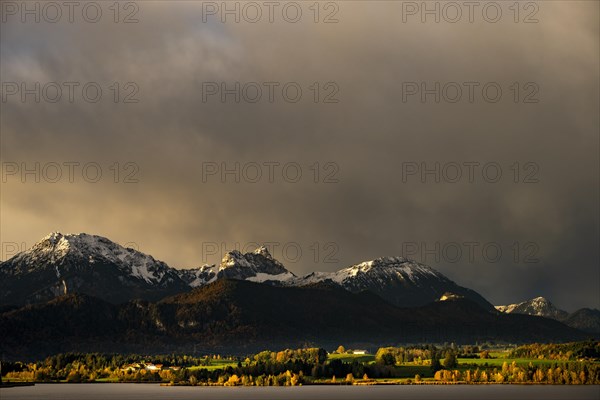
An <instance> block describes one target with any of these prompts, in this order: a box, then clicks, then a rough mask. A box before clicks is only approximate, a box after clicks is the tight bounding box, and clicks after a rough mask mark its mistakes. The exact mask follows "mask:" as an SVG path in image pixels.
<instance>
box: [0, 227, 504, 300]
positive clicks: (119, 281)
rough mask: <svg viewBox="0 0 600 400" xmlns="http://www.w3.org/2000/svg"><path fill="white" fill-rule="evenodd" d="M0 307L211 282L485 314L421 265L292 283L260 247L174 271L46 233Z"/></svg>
mask: <svg viewBox="0 0 600 400" xmlns="http://www.w3.org/2000/svg"><path fill="white" fill-rule="evenodd" d="M0 275H1V276H2V281H1V283H0V289H1V294H0V304H3V305H23V304H29V303H36V302H41V301H48V300H50V299H52V298H54V297H56V296H57V295H58V294H60V293H65V289H66V292H77V293H83V294H87V295H90V296H94V297H98V298H101V299H103V300H106V301H108V302H111V303H115V304H117V303H122V302H126V301H129V300H134V299H138V298H140V299H144V300H151V301H155V300H159V299H161V298H164V297H166V296H168V295H173V294H177V293H181V292H184V291H186V290H190V289H191V288H195V287H199V286H203V285H206V284H208V283H211V282H214V281H215V280H217V279H238V280H248V281H251V282H261V283H267V284H271V285H280V286H304V285H307V284H312V283H317V282H324V281H331V282H332V283H334V284H336V285H339V286H341V287H342V288H344V289H346V290H349V291H351V292H355V293H356V292H361V291H364V290H370V291H372V292H373V293H375V294H377V295H379V296H381V297H382V298H384V299H385V300H387V301H389V302H390V303H392V304H394V305H396V306H400V307H416V306H422V305H425V304H428V303H431V302H433V301H436V300H438V299H439V298H440V297H441V296H442V295H443V294H444V293H446V292H449V293H454V294H456V295H459V296H463V297H465V298H467V299H469V300H472V301H474V302H476V303H477V304H479V305H481V306H482V307H484V308H486V309H489V310H492V309H493V306H492V305H491V304H490V303H489V302H488V301H487V300H485V299H484V298H483V297H482V296H481V295H480V294H478V293H476V292H475V291H473V290H471V289H467V288H464V287H461V286H459V285H457V284H456V283H454V282H453V281H451V280H450V279H448V278H447V277H446V276H444V275H442V274H441V273H439V272H437V271H436V270H434V269H433V268H430V267H428V266H426V265H423V264H420V263H417V262H415V261H411V260H409V259H406V258H402V257H387V258H379V259H376V260H373V261H366V262H362V263H360V264H357V265H353V266H350V267H348V268H344V269H342V270H339V271H337V272H332V273H325V272H314V273H311V274H308V275H306V276H303V277H298V276H296V275H294V274H293V273H292V272H290V271H288V270H287V269H286V268H285V267H284V266H283V265H282V264H281V263H280V262H279V261H277V260H275V259H274V258H273V257H272V256H271V254H270V253H269V251H268V250H267V248H266V247H260V248H258V249H256V250H255V251H253V252H251V253H246V254H242V253H240V252H239V251H237V250H233V251H230V252H228V253H227V254H225V256H224V257H223V259H222V261H221V264H220V265H219V266H218V267H216V266H203V267H200V268H196V269H188V270H177V269H175V268H171V267H169V266H168V265H166V264H165V263H163V262H162V261H158V260H155V259H154V258H153V257H152V256H149V255H146V254H144V253H141V252H139V251H136V250H134V249H130V248H124V247H122V246H120V245H118V244H116V243H114V242H111V241H110V240H108V239H106V238H103V237H101V236H95V235H88V234H85V233H82V234H78V235H63V234H61V233H52V234H50V235H48V236H46V237H45V238H43V239H42V240H41V241H40V242H38V243H36V244H35V245H34V246H33V247H32V248H31V249H29V250H27V251H25V252H22V253H19V254H17V255H16V256H14V257H12V258H11V259H9V260H7V261H5V262H3V263H0Z"/></svg>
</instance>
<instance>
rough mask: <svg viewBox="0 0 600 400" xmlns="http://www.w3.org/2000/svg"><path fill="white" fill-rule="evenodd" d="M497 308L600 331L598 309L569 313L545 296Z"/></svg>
mask: <svg viewBox="0 0 600 400" xmlns="http://www.w3.org/2000/svg"><path fill="white" fill-rule="evenodd" d="M496 309H497V310H498V311H500V312H503V313H506V314H525V315H536V316H540V317H545V318H551V319H554V320H557V321H561V322H563V323H564V324H566V325H568V326H570V327H572V328H575V329H580V330H582V331H585V332H591V333H600V311H599V310H596V309H590V308H582V309H580V310H577V311H575V312H573V313H571V314H569V313H568V312H566V311H564V310H561V309H560V308H558V307H556V306H555V305H554V304H552V303H551V302H550V301H548V300H547V299H545V298H544V297H536V298H534V299H531V300H528V301H524V302H522V303H516V304H509V305H506V306H496Z"/></svg>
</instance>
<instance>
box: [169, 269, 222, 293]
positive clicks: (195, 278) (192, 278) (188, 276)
mask: <svg viewBox="0 0 600 400" xmlns="http://www.w3.org/2000/svg"><path fill="white" fill-rule="evenodd" d="M218 272H219V270H218V269H217V268H216V267H215V266H214V265H206V264H205V265H203V266H201V267H199V268H191V269H180V270H179V276H180V277H181V279H183V281H184V282H186V283H187V284H188V285H190V286H191V287H193V288H195V287H199V286H204V285H208V284H209V283H211V282H214V281H216V280H217V273H218Z"/></svg>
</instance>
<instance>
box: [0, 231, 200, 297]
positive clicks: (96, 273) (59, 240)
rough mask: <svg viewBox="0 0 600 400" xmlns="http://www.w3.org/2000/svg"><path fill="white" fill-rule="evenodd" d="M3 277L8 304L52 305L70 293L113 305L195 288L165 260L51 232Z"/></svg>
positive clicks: (1, 270)
mask: <svg viewBox="0 0 600 400" xmlns="http://www.w3.org/2000/svg"><path fill="white" fill-rule="evenodd" d="M0 277H1V279H0V302H1V303H3V304H24V303H35V302H41V301H47V300H50V299H52V298H54V297H55V296H56V295H58V294H63V293H66V292H78V293H85V294H88V295H91V296H96V297H99V298H102V299H105V300H108V301H110V302H113V303H120V302H125V301H128V300H131V299H133V298H145V299H148V300H158V299H160V298H162V297H164V296H167V295H172V294H176V293H180V292H182V291H185V290H188V288H189V286H188V285H187V284H186V283H185V282H183V281H182V280H181V278H180V277H179V274H178V273H177V271H176V270H174V269H172V268H170V267H169V266H168V265H167V264H165V263H164V262H162V261H158V260H155V259H154V258H153V257H152V256H149V255H147V254H144V253H141V252H139V251H137V250H134V249H131V248H125V247H123V246H121V245H119V244H117V243H114V242H112V241H110V240H108V239H107V238H104V237H102V236H96V235H88V234H86V233H80V234H62V233H59V232H53V233H51V234H50V235H48V236H46V237H44V238H43V239H42V240H40V241H39V242H38V243H36V244H35V245H33V246H32V247H31V248H30V249H29V250H27V251H24V252H22V253H19V254H17V255H16V256H14V257H12V258H11V259H9V260H7V261H5V262H3V263H0Z"/></svg>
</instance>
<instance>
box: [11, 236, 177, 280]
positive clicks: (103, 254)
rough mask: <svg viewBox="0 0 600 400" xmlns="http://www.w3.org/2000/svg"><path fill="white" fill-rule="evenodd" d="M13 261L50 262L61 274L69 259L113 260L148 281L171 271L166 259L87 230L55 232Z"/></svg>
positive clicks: (33, 265) (31, 265)
mask: <svg viewBox="0 0 600 400" xmlns="http://www.w3.org/2000/svg"><path fill="white" fill-rule="evenodd" d="M9 261H13V262H15V263H16V264H18V265H20V266H22V267H28V268H31V269H35V268H37V267H39V266H40V265H43V264H44V263H45V262H47V263H49V264H52V265H54V266H55V268H56V270H57V275H58V274H60V272H59V271H60V267H61V266H62V265H63V264H66V263H68V262H69V261H72V262H75V263H77V264H78V265H84V264H87V265H89V266H92V267H93V266H94V264H98V263H112V264H115V265H116V266H118V267H119V269H120V270H122V271H123V272H126V273H128V274H129V275H130V276H132V277H134V278H138V279H142V280H144V281H146V282H148V283H158V282H160V281H161V280H162V279H163V278H164V277H165V274H167V273H168V271H169V267H168V266H167V265H166V264H165V263H163V262H162V261H157V260H155V259H154V258H153V257H152V256H150V255H147V254H144V253H141V252H139V251H137V250H134V249H132V248H125V247H123V246H121V245H119V244H117V243H114V242H112V241H110V240H109V239H107V238H105V237H102V236H97V235H89V234H87V233H79V234H62V233H60V232H52V233H50V234H49V235H47V236H45V237H44V238H43V239H42V240H40V241H39V242H37V243H36V244H34V245H33V246H32V247H31V248H30V249H29V250H27V251H24V252H22V253H19V254H18V255H16V256H15V257H14V258H13V259H11V260H9Z"/></svg>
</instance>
